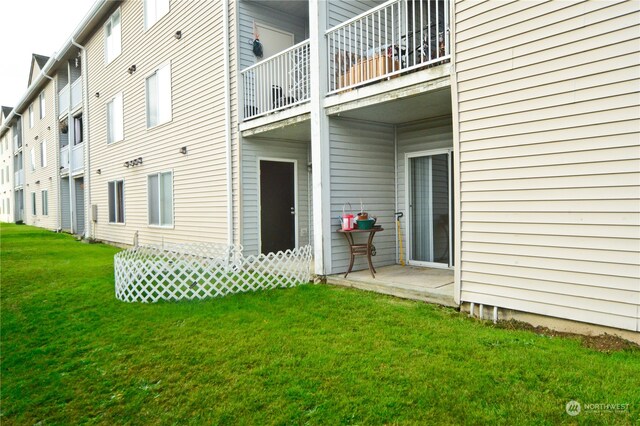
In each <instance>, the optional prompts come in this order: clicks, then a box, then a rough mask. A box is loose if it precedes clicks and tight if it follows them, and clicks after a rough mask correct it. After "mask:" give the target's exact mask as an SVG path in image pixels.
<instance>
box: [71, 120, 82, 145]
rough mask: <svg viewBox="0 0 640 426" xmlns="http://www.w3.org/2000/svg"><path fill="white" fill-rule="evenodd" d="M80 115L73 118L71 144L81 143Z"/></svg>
mask: <svg viewBox="0 0 640 426" xmlns="http://www.w3.org/2000/svg"><path fill="white" fill-rule="evenodd" d="M82 137H83V136H82V114H80V115H78V116H77V117H73V144H74V145H78V144H81V143H82Z"/></svg>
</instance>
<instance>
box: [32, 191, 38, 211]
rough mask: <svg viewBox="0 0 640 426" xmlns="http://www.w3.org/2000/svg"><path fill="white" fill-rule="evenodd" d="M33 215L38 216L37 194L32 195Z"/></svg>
mask: <svg viewBox="0 0 640 426" xmlns="http://www.w3.org/2000/svg"><path fill="white" fill-rule="evenodd" d="M31 214H32V215H34V216H35V215H37V214H38V213H37V210H36V193H35V192H32V193H31Z"/></svg>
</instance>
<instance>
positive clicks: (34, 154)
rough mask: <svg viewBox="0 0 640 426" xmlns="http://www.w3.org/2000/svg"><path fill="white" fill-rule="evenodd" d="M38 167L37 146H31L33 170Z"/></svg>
mask: <svg viewBox="0 0 640 426" xmlns="http://www.w3.org/2000/svg"><path fill="white" fill-rule="evenodd" d="M35 169H36V151H35V148H31V171H34V170H35Z"/></svg>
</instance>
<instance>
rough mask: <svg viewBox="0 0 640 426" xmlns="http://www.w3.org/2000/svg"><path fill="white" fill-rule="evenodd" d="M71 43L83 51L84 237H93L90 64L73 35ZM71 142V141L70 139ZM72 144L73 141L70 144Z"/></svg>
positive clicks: (84, 50)
mask: <svg viewBox="0 0 640 426" xmlns="http://www.w3.org/2000/svg"><path fill="white" fill-rule="evenodd" d="M71 44H72V45H74V46H75V47H77V48H78V49H80V52H82V62H81V66H82V68H81V71H82V117H83V119H82V132H83V133H84V134H83V135H82V140H83V141H84V152H85V157H84V158H85V167H84V187H85V188H86V189H85V193H86V194H85V200H86V205H87V208H85V211H84V223H85V225H84V238H91V235H92V232H91V227H92V225H93V218H92V217H90V212H91V185H90V180H91V156H90V155H89V96H88V94H89V87H88V84H89V75H88V74H89V66H88V65H89V64H88V63H87V50H86V49H85V48H84V46H82V45H80V44H78V43H77V42H76V41H75V39H74V38H73V37H71ZM69 142H71V141H69ZM69 145H71V143H70V144H69Z"/></svg>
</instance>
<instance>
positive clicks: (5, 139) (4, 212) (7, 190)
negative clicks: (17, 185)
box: [0, 106, 15, 222]
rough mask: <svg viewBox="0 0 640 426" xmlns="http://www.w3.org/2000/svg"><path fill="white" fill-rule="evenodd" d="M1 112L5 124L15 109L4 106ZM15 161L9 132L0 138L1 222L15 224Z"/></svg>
mask: <svg viewBox="0 0 640 426" xmlns="http://www.w3.org/2000/svg"><path fill="white" fill-rule="evenodd" d="M0 110H1V111H0V113H1V114H2V116H1V118H2V120H1V121H2V122H3V123H4V121H5V120H6V119H7V118H8V117H9V114H11V111H12V110H13V108H11V107H6V106H3V107H1V108H0ZM13 161H14V160H13V138H12V132H11V131H8V132H5V133H4V134H3V135H2V137H0V222H14V213H13V211H14V202H15V201H14V198H15V195H14V187H13V181H14V180H13Z"/></svg>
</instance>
